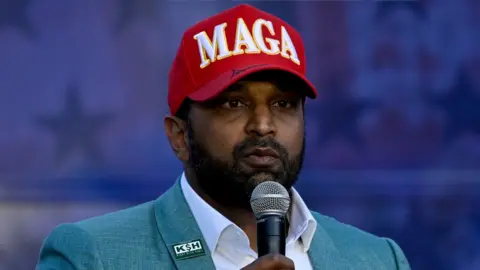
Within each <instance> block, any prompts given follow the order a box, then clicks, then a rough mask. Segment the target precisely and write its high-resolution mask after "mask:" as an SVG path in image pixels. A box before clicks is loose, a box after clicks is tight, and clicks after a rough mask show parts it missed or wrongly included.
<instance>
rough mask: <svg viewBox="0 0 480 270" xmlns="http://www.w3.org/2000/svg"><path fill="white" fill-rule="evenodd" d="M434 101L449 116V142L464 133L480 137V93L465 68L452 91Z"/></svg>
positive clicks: (447, 136) (447, 138) (462, 69)
mask: <svg viewBox="0 0 480 270" xmlns="http://www.w3.org/2000/svg"><path fill="white" fill-rule="evenodd" d="M477 91H478V90H477ZM433 101H434V103H435V104H437V105H439V106H440V107H441V108H443V109H444V110H445V112H446V114H447V126H446V135H445V140H446V141H447V142H449V141H452V140H454V139H455V138H457V137H459V136H461V135H462V134H464V133H474V134H477V135H480V91H478V93H475V89H474V86H473V85H472V83H471V82H470V77H469V76H468V73H467V71H466V69H465V68H460V69H459V71H458V73H457V77H456V81H455V85H454V86H453V88H452V90H451V91H450V92H448V94H446V95H444V96H442V97H438V98H434V100H433Z"/></svg>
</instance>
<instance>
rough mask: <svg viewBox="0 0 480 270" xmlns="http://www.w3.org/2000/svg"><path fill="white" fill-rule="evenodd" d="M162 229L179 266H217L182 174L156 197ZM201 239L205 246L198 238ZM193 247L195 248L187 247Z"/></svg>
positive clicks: (158, 220)
mask: <svg viewBox="0 0 480 270" xmlns="http://www.w3.org/2000/svg"><path fill="white" fill-rule="evenodd" d="M154 207H155V219H156V221H157V226H158V231H159V233H160V236H161V237H162V239H163V241H164V243H165V245H166V246H167V248H168V252H169V253H170V256H171V257H172V260H173V262H174V263H175V266H176V268H177V269H215V266H214V263H213V260H212V256H211V253H210V250H209V249H208V247H207V245H206V243H205V240H204V239H203V235H202V233H201V231H200V228H199V227H198V225H197V222H196V221H195V218H194V216H193V214H192V212H191V211H190V208H189V207H188V205H187V202H186V201H185V197H184V196H183V193H182V190H181V188H180V178H179V179H177V181H176V182H175V184H174V185H173V186H172V187H171V188H170V189H169V190H167V191H166V192H165V193H164V194H163V195H162V196H160V197H159V198H158V199H157V200H156V201H155V206H154ZM196 241H200V244H201V249H198V248H199V245H198V242H196ZM191 247H193V248H194V249H195V251H193V252H192V251H190V252H189V251H187V250H188V249H189V248H191Z"/></svg>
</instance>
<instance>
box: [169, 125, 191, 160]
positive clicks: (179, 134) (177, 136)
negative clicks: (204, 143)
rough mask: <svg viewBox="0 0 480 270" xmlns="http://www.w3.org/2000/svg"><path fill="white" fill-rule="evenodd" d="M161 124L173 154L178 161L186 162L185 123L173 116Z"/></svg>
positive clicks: (186, 137) (186, 140)
mask: <svg viewBox="0 0 480 270" xmlns="http://www.w3.org/2000/svg"><path fill="white" fill-rule="evenodd" d="M163 124H164V126H165V133H166V135H167V138H168V141H169V142H170V146H171V147H172V150H173V152H174V153H175V155H176V156H177V157H178V159H180V160H181V161H183V162H187V161H188V157H189V153H188V136H187V124H186V123H185V121H183V120H181V119H180V118H178V117H175V116H167V117H165V120H164V121H163Z"/></svg>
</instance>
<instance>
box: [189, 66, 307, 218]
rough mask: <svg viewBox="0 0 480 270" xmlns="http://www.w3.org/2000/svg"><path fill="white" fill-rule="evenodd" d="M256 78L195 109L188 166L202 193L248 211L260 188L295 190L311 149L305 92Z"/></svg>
mask: <svg viewBox="0 0 480 270" xmlns="http://www.w3.org/2000/svg"><path fill="white" fill-rule="evenodd" d="M254 76H255V77H251V78H249V79H247V80H243V81H241V82H239V83H238V84H236V85H234V86H232V87H231V88H230V89H229V90H227V91H225V92H224V93H222V94H221V95H220V96H218V97H217V98H215V99H214V100H211V101H208V102H206V103H201V104H198V103H196V104H194V105H192V110H191V114H190V120H191V121H189V124H188V138H189V160H188V164H189V166H190V167H191V168H193V169H194V171H195V174H196V178H197V182H198V184H199V186H200V188H201V189H202V190H203V191H204V192H205V193H206V194H207V195H208V196H210V197H211V198H212V199H213V200H215V201H216V202H217V203H219V204H221V205H223V206H227V207H235V208H243V209H247V210H250V203H249V198H250V194H251V192H252V191H253V189H254V188H255V186H256V185H257V184H259V183H260V182H263V181H268V180H271V181H276V182H278V183H281V184H282V185H283V186H284V187H285V188H287V190H289V189H290V188H291V187H292V185H293V184H294V183H295V182H296V179H297V175H298V173H299V171H300V169H301V166H302V161H303V155H304V148H305V145H304V144H305V140H304V134H305V133H304V118H303V116H304V115H303V92H302V89H299V87H298V86H297V89H295V88H294V87H295V86H292V85H290V83H289V82H290V81H289V80H288V79H286V78H284V79H281V80H276V81H268V80H264V78H262V76H259V75H258V74H257V75H254ZM263 77H264V76H263ZM269 77H271V76H269ZM277 77H278V75H277Z"/></svg>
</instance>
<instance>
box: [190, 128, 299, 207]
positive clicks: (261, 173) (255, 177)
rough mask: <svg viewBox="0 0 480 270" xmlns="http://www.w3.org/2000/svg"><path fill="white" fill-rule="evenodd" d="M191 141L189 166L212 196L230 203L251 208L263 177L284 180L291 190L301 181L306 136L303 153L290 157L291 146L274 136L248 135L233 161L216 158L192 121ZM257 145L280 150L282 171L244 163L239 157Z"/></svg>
mask: <svg viewBox="0 0 480 270" xmlns="http://www.w3.org/2000/svg"><path fill="white" fill-rule="evenodd" d="M188 139H189V143H190V149H189V151H190V156H189V160H188V163H189V166H190V167H191V168H193V170H194V171H195V176H196V180H197V183H198V185H199V187H200V188H201V189H202V191H203V192H205V194H206V195H208V196H209V197H210V198H211V199H212V200H214V201H215V202H217V203H218V204H220V205H222V206H224V207H228V208H237V209H244V210H248V211H251V206H250V196H251V194H252V191H253V189H254V188H255V187H256V186H257V185H258V184H259V183H261V182H263V181H275V182H278V183H280V184H282V185H283V186H284V187H285V188H286V189H287V190H288V191H290V189H291V187H292V186H293V185H294V184H295V182H296V181H297V177H298V174H299V173H300V170H301V168H302V164H303V157H304V152H305V138H303V143H302V149H301V152H300V154H299V155H297V156H294V157H290V156H289V154H288V152H287V150H286V149H285V148H284V147H283V146H282V145H280V144H279V143H278V142H277V141H275V140H274V139H273V138H270V137H268V138H255V137H248V138H246V139H245V140H244V141H243V142H241V143H240V144H238V145H237V146H236V147H235V149H234V150H233V153H232V157H233V159H232V162H228V161H223V160H219V159H217V158H214V157H213V156H212V155H211V154H210V153H209V152H208V151H207V150H206V149H205V147H203V145H201V143H199V141H198V140H196V139H195V135H194V133H193V130H192V128H191V125H188ZM254 147H269V148H272V149H274V150H275V151H277V153H278V154H279V156H280V160H281V162H282V168H281V170H280V171H272V170H267V169H265V170H255V171H252V172H247V171H245V170H244V169H242V168H241V167H240V164H239V161H240V159H241V158H242V157H244V154H245V151H246V150H249V149H252V148H254Z"/></svg>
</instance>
